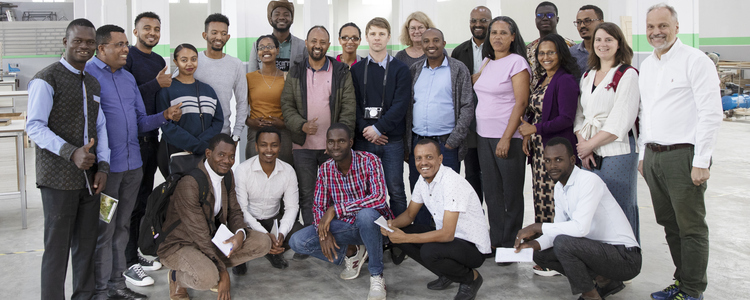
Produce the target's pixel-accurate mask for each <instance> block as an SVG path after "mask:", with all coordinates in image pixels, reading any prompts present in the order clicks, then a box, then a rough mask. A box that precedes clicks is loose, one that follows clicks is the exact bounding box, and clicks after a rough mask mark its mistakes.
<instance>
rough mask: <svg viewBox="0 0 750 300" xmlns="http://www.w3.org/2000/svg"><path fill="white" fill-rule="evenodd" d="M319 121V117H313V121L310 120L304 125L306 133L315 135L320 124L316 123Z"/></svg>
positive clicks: (303, 128)
mask: <svg viewBox="0 0 750 300" xmlns="http://www.w3.org/2000/svg"><path fill="white" fill-rule="evenodd" d="M317 121H318V118H315V119H312V121H308V122H307V123H305V124H303V125H302V131H303V132H304V133H307V134H308V135H315V134H316V133H318V124H317V123H315V122H317Z"/></svg>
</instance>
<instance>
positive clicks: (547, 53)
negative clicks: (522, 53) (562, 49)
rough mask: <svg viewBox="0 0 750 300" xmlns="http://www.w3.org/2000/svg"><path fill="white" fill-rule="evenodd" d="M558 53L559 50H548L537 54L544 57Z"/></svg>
mask: <svg viewBox="0 0 750 300" xmlns="http://www.w3.org/2000/svg"><path fill="white" fill-rule="evenodd" d="M553 55H557V51H547V52H537V54H536V56H539V57H542V56H550V57H551V56H553Z"/></svg>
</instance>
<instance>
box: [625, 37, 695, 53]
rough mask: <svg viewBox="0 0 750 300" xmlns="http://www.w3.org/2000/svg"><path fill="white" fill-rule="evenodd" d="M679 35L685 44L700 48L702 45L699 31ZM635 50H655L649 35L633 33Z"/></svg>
mask: <svg viewBox="0 0 750 300" xmlns="http://www.w3.org/2000/svg"><path fill="white" fill-rule="evenodd" d="M677 37H678V38H680V41H682V43H683V44H685V45H688V46H691V47H694V48H698V47H700V45H701V43H700V41H701V38H700V37H699V36H698V34H697V33H678V34H677ZM632 48H633V51H635V52H653V51H654V47H651V45H650V44H649V43H648V37H647V36H646V35H645V34H634V35H633V45H632Z"/></svg>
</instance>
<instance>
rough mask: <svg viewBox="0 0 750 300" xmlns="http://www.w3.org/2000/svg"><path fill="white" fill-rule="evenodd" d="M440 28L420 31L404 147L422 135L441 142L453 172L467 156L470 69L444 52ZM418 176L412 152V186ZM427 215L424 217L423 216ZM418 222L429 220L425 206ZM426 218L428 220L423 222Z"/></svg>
mask: <svg viewBox="0 0 750 300" xmlns="http://www.w3.org/2000/svg"><path fill="white" fill-rule="evenodd" d="M444 48H445V39H444V38H443V32H442V31H440V29H437V28H430V29H428V30H426V31H425V32H424V33H422V49H423V50H424V53H425V56H427V58H426V59H424V60H422V61H419V62H418V63H415V64H414V65H412V66H411V68H410V69H411V74H412V77H413V78H414V80H413V86H414V88H413V93H412V94H413V99H414V100H413V101H412V103H413V104H412V109H410V110H409V112H410V114H409V115H407V116H406V124H407V129H409V130H408V131H410V133H411V136H409V137H408V139H407V143H406V144H407V146H408V147H407V148H408V149H407V151H409V152H413V150H414V149H413V147H414V146H415V145H416V144H417V142H419V140H422V139H431V140H434V141H436V142H437V143H438V145H440V153H442V154H443V165H445V166H446V167H450V168H451V169H453V170H454V171H456V173H460V172H461V160H463V158H464V157H465V156H466V152H467V150H468V148H467V147H466V135H467V134H468V132H469V125H470V124H471V120H472V119H473V118H474V103H473V102H472V100H473V94H472V92H473V90H472V88H471V72H470V71H469V69H468V68H467V67H466V65H464V64H463V63H462V62H461V61H459V60H457V59H454V58H452V57H448V56H446V55H445V52H443V49H444ZM417 179H419V172H417V168H416V167H415V164H414V153H411V154H410V155H409V182H410V183H411V187H412V190H414V185H415V184H416V183H417ZM423 217H427V218H428V219H427V220H424V219H422V218H423ZM416 220H417V224H429V222H428V221H429V214H427V212H426V210H425V211H423V212H421V214H420V215H418V216H417V218H416ZM426 221H427V222H426Z"/></svg>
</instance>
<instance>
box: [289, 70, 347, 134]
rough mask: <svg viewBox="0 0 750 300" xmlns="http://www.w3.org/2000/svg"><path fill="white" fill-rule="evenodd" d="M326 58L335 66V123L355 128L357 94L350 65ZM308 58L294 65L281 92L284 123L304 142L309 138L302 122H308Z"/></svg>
mask: <svg viewBox="0 0 750 300" xmlns="http://www.w3.org/2000/svg"><path fill="white" fill-rule="evenodd" d="M326 58H327V59H328V61H329V63H330V64H331V68H332V70H333V74H332V79H333V80H331V91H332V92H331V97H330V107H331V124H333V123H343V124H345V125H346V126H349V128H351V130H352V131H354V123H355V119H356V118H355V111H356V102H355V101H356V98H355V96H354V86H353V85H352V76H351V74H350V73H349V67H348V66H347V65H346V64H344V63H341V62H338V61H336V59H334V58H332V57H328V56H327V57H326ZM308 59H309V58H308V57H305V58H304V59H303V60H302V62H300V63H297V64H294V65H292V67H290V69H289V74H287V77H286V81H285V82H284V91H283V92H281V113H282V114H283V115H284V124H286V128H288V129H289V131H291V132H292V142H294V143H295V144H298V145H304V144H305V138H307V134H305V133H304V132H303V131H302V125H304V124H305V123H306V122H307V62H308ZM323 130H326V129H323ZM323 133H324V134H325V132H323Z"/></svg>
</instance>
